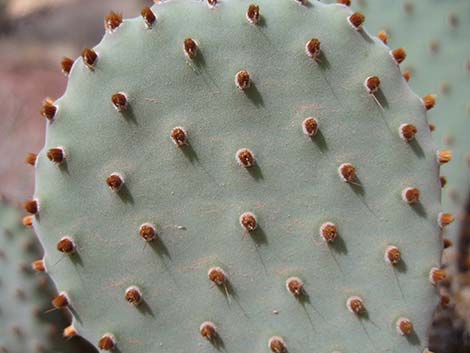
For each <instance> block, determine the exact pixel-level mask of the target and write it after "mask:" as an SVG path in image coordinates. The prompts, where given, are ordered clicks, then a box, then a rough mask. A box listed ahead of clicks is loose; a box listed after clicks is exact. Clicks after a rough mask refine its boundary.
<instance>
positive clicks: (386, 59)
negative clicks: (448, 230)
mask: <svg viewBox="0 0 470 353" xmlns="http://www.w3.org/2000/svg"><path fill="white" fill-rule="evenodd" d="M363 22H364V17H363V16H362V14H360V13H354V14H353V13H352V12H351V11H350V10H349V9H347V8H346V7H344V6H337V5H325V4H321V3H319V2H317V1H314V0H310V1H295V0H286V1H278V2H275V3H273V2H272V1H268V0H259V1H257V2H256V3H252V2H251V1H246V0H237V1H231V0H226V1H216V0H207V1H204V2H202V1H197V2H196V1H183V0H173V1H167V2H160V3H158V4H157V5H155V6H153V7H152V8H145V9H144V10H143V11H142V16H141V17H139V18H134V19H130V20H125V21H122V19H121V17H120V16H119V15H117V14H115V13H110V14H109V16H107V18H106V21H105V23H106V28H107V33H106V34H105V37H104V39H103V40H102V42H101V43H100V44H99V45H98V46H96V47H95V48H87V49H85V50H84V51H83V52H82V56H81V57H80V58H79V59H78V60H75V62H73V61H71V60H69V59H68V60H64V61H63V69H64V72H65V73H67V74H68V75H69V83H68V87H67V90H66V92H65V94H64V96H63V97H61V98H60V99H58V100H57V101H53V100H46V101H45V102H44V106H43V108H42V115H43V116H44V117H45V118H46V120H47V138H46V143H45V146H44V148H43V149H42V150H41V151H40V153H39V154H38V155H37V156H30V158H29V162H30V163H31V164H33V165H34V166H35V169H36V191H35V194H34V197H33V198H32V199H31V200H29V201H27V202H26V203H25V209H26V210H27V211H28V212H30V213H32V214H33V215H34V220H33V225H34V228H35V230H36V232H37V234H38V236H39V238H40V240H41V242H42V244H43V246H44V247H45V251H46V256H45V261H46V265H47V267H48V268H49V266H50V264H55V263H58V264H57V265H56V266H55V267H54V270H53V271H52V273H51V276H52V278H53V280H54V281H55V283H56V285H57V287H58V290H59V291H61V293H62V297H61V298H58V300H60V302H61V303H62V305H61V306H68V307H69V309H71V310H73V312H74V314H75V315H74V321H73V325H72V326H71V327H69V328H68V330H67V332H73V333H74V334H79V335H82V336H83V337H85V338H86V339H88V340H89V341H90V342H93V343H94V344H95V345H97V346H98V347H99V348H100V349H101V350H105V351H106V350H116V351H120V352H122V353H144V352H154V351H159V352H163V353H164V352H184V351H195V350H197V351H204V352H214V351H217V350H226V351H242V352H255V351H256V352H269V351H272V352H275V353H280V352H285V351H287V350H288V351H291V352H307V351H308V352H310V351H312V349H314V350H315V351H318V352H332V351H342V352H358V351H361V352H362V351H364V352H372V351H373V352H386V351H390V350H395V351H397V350H399V351H400V352H416V351H417V350H420V349H421V350H422V349H423V348H424V347H425V346H426V337H425V336H426V335H425V333H426V329H427V326H428V322H429V319H430V317H431V312H432V308H433V305H434V304H435V303H436V302H437V301H438V296H437V293H436V291H435V288H434V286H433V285H432V283H430V277H431V280H432V281H434V282H435V281H437V280H438V279H439V278H440V277H439V276H438V274H440V272H436V271H437V270H436V269H435V268H436V267H438V266H439V259H440V253H441V247H442V246H441V239H440V237H439V233H440V230H439V226H440V225H441V226H444V225H446V224H447V223H449V222H450V221H451V220H452V219H451V216H450V215H448V214H446V213H442V210H441V205H440V200H439V198H440V184H439V179H438V173H439V164H438V161H437V160H436V157H438V158H437V159H438V160H439V159H440V160H441V162H442V161H443V155H442V154H440V153H438V152H437V151H436V149H435V147H434V145H433V143H432V140H431V136H430V130H429V128H428V122H427V120H426V110H427V109H430V108H432V106H433V103H434V99H433V97H432V96H427V97H425V99H423V100H422V99H420V98H419V97H418V96H416V95H415V94H414V93H413V92H412V91H411V90H410V88H409V87H408V85H407V83H406V81H405V80H404V79H403V78H402V75H401V72H400V69H399V67H398V65H397V60H396V58H393V55H392V56H391V55H390V52H389V51H390V50H389V48H387V47H386V46H385V45H383V43H382V42H380V41H379V40H378V39H377V38H375V37H372V36H370V35H369V33H368V32H367V31H366V30H365V29H364V28H363ZM439 157H440V158H439ZM433 268H434V269H433Z"/></svg>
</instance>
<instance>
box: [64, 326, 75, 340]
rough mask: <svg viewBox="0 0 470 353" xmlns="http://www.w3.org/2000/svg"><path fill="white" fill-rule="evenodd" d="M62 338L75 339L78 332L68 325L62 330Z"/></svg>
mask: <svg viewBox="0 0 470 353" xmlns="http://www.w3.org/2000/svg"><path fill="white" fill-rule="evenodd" d="M63 336H64V337H65V338H72V337H76V336H78V332H77V330H76V329H75V327H73V325H70V326H67V327H66V328H64V331H63Z"/></svg>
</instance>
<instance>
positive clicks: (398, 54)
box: [391, 48, 406, 64]
mask: <svg viewBox="0 0 470 353" xmlns="http://www.w3.org/2000/svg"><path fill="white" fill-rule="evenodd" d="M391 55H392V57H393V59H395V61H396V62H397V63H398V64H401V63H402V62H403V61H404V60H405V59H406V51H405V49H403V48H398V49H394V50H392V51H391Z"/></svg>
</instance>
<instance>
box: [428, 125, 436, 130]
mask: <svg viewBox="0 0 470 353" xmlns="http://www.w3.org/2000/svg"><path fill="white" fill-rule="evenodd" d="M429 130H431V132H434V131H436V124H433V123H429Z"/></svg>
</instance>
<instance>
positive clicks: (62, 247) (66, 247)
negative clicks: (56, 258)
mask: <svg viewBox="0 0 470 353" xmlns="http://www.w3.org/2000/svg"><path fill="white" fill-rule="evenodd" d="M57 250H58V251H60V252H61V253H64V254H66V255H72V254H73V253H74V252H75V242H74V241H73V239H72V238H70V237H63V238H61V239H60V240H59V242H58V243H57Z"/></svg>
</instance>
